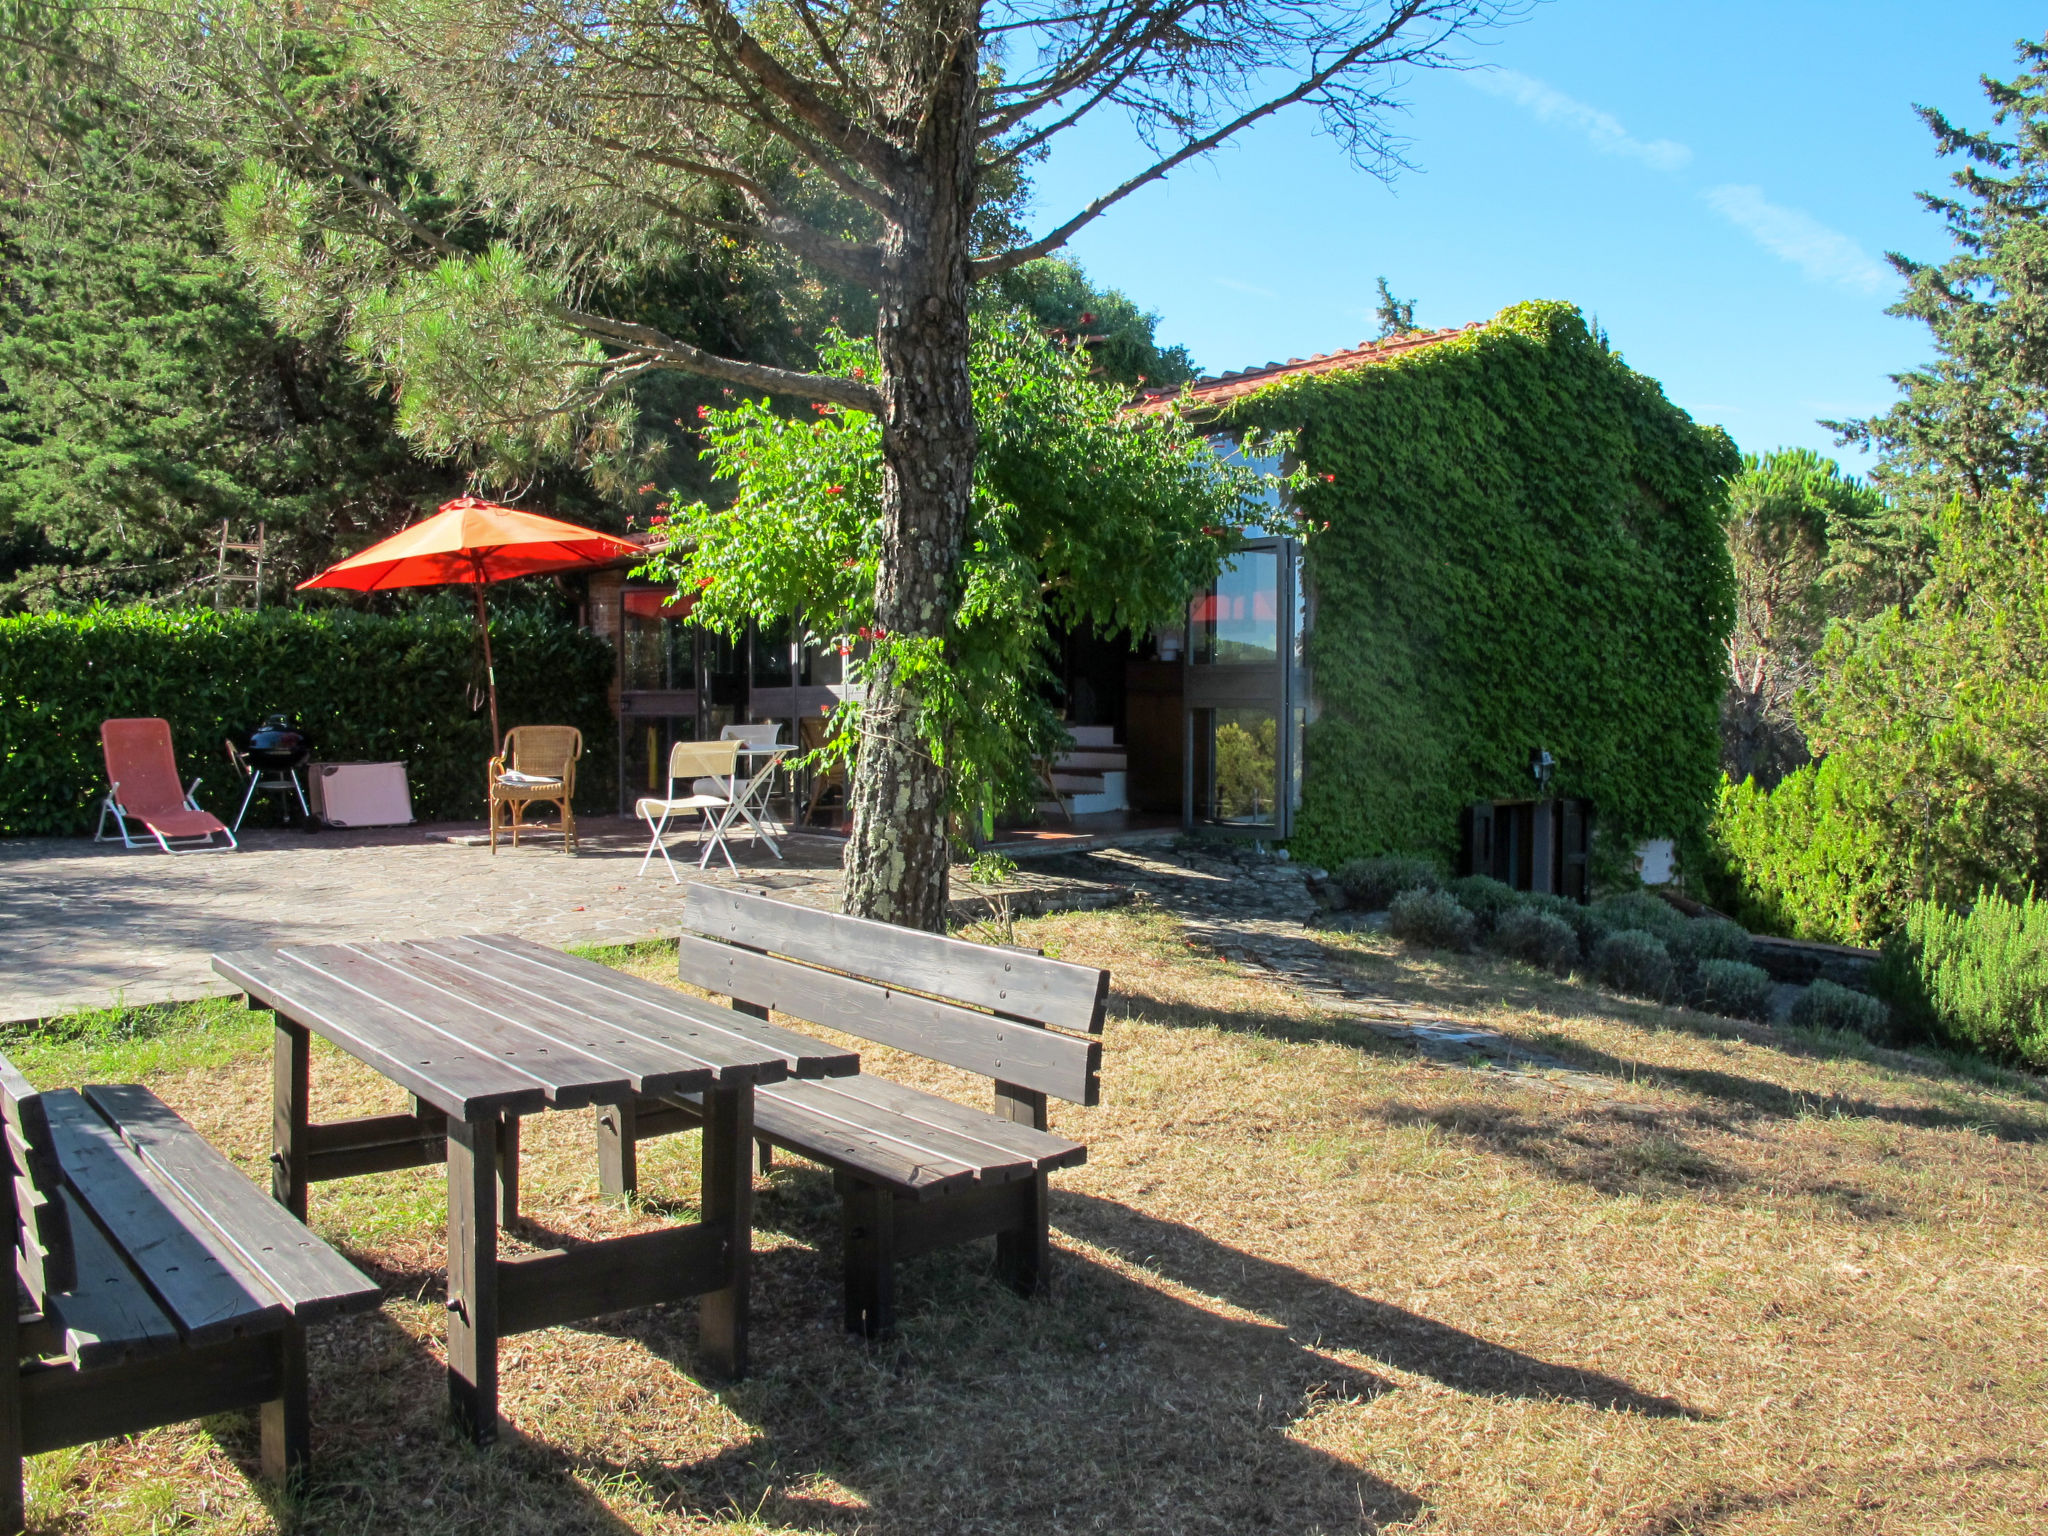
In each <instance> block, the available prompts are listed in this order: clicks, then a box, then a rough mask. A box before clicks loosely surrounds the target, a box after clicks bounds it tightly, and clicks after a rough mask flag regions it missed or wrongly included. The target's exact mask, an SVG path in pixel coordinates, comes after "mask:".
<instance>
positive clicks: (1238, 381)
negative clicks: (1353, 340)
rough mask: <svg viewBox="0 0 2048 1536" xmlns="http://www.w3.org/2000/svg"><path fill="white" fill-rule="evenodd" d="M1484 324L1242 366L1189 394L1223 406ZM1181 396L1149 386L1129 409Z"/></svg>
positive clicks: (1161, 405) (1157, 406)
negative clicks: (1288, 381) (1282, 381)
mask: <svg viewBox="0 0 2048 1536" xmlns="http://www.w3.org/2000/svg"><path fill="white" fill-rule="evenodd" d="M1485 323H1486V322H1485V321H1483V320H1474V321H1473V322H1472V323H1471V324H1470V325H1463V326H1451V327H1449V328H1448V329H1445V330H1441V331H1409V332H1407V333H1405V334H1403V335H1400V336H1390V337H1388V338H1387V339H1386V340H1384V341H1361V342H1360V343H1359V344H1358V345H1357V346H1355V347H1352V348H1351V349H1349V350H1348V351H1344V352H1318V353H1317V354H1316V355H1315V356H1313V357H1307V358H1302V357H1290V358H1289V359H1288V360H1287V361H1286V362H1284V363H1275V362H1269V363H1267V364H1266V365H1265V366H1264V367H1263V368H1244V369H1240V370H1238V371H1236V372H1234V373H1219V374H1217V375H1215V376H1214V377H1212V378H1207V379H1197V380H1196V381H1195V383H1194V384H1193V385H1192V386H1191V387H1190V390H1189V395H1190V398H1191V399H1192V401H1193V403H1194V404H1196V405H1222V404H1223V403H1224V402H1226V401H1229V400H1235V399H1238V398H1239V397H1240V396H1243V395H1248V394H1250V393H1251V392H1252V391H1253V390H1255V389H1263V388H1264V387H1265V386H1266V385H1268V384H1271V383H1273V382H1274V381H1275V380H1277V379H1283V378H1300V377H1304V376H1307V375H1312V374H1319V373H1339V372H1342V371H1343V370H1344V369H1346V368H1363V367H1365V366H1367V365H1369V364H1372V363H1384V362H1386V361H1388V360H1389V359H1390V358H1395V357H1399V356H1401V355H1402V354H1403V353H1405V352H1413V351H1415V350H1417V349H1418V348H1421V347H1427V346H1433V345H1434V344H1435V343H1437V342H1439V341H1449V340H1450V339H1451V338H1452V337H1453V336H1463V335H1464V334H1465V333H1466V332H1467V331H1476V330H1478V329H1479V328H1480V327H1481V326H1482V325H1484V324H1485ZM1180 398H1181V392H1180V391H1179V390H1178V389H1148V390H1146V391H1144V392H1143V393H1142V394H1141V395H1140V396H1139V397H1138V399H1137V401H1136V403H1134V404H1133V405H1132V406H1131V407H1130V408H1131V409H1132V410H1133V411H1163V410H1166V409H1168V408H1169V407H1171V406H1172V405H1173V404H1174V402H1175V401H1177V400H1179V399H1180Z"/></svg>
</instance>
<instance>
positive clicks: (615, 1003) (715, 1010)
mask: <svg viewBox="0 0 2048 1536" xmlns="http://www.w3.org/2000/svg"><path fill="white" fill-rule="evenodd" d="M468 942H471V943H474V944H476V945H477V946H479V947H480V948H483V949H488V950H490V951H492V952H493V953H496V954H499V955H503V956H505V957H507V958H508V959H509V960H512V961H515V962H518V963H519V964H520V965H521V966H522V967H523V969H520V970H517V971H515V972H514V973H513V974H515V975H518V976H521V977H531V978H532V983H531V984H532V985H533V987H534V988H535V990H537V991H541V992H547V991H548V989H549V987H550V986H554V987H556V988H557V989H558V991H557V992H556V993H554V994H550V995H561V994H563V993H566V995H568V996H570V997H572V998H574V999H578V1000H581V1001H586V1002H587V1001H588V999H589V997H590V995H591V992H592V990H593V989H595V990H597V991H599V992H601V993H602V994H603V995H604V996H605V998H606V1003H605V1017H606V1018H607V1019H608V1020H610V1021H612V1022H613V1023H615V1024H617V1025H618V1026H619V1027H620V1028H622V1029H627V1030H630V1031H632V1032H633V1033H636V1034H639V1035H641V1036H642V1037H643V1038H645V1039H647V1040H650V1041H653V1042H655V1043H656V1044H660V1045H665V1046H668V1047H669V1048H671V1049H674V1050H679V1051H684V1052H687V1053H691V1054H697V1055H701V1056H702V1057H703V1058H704V1059H705V1060H707V1061H710V1062H713V1063H715V1064H720V1065H722V1064H724V1063H726V1062H728V1061H731V1060H742V1061H745V1060H752V1059H754V1058H755V1057H758V1055H759V1052H760V1048H761V1047H762V1046H764V1045H765V1046H767V1047H768V1048H769V1049H770V1050H775V1051H781V1052H782V1053H783V1056H784V1068H785V1071H784V1075H785V1076H788V1075H793V1074H797V1073H802V1074H803V1075H805V1076H810V1075H813V1074H823V1075H824V1076H827V1077H839V1076H845V1075H848V1074H851V1073H853V1072H856V1071H858V1070H859V1068H860V1057H859V1056H858V1055H857V1054H856V1053H855V1052H853V1051H849V1050H845V1049H843V1048H841V1047H839V1046H834V1045H827V1044H826V1043H825V1042H824V1041H822V1040H815V1039H813V1038H811V1037H810V1036H809V1035H805V1034H799V1033H798V1032H797V1031H796V1030H793V1029H783V1028H780V1027H779V1026H776V1025H773V1024H768V1023H765V1022H762V1021H760V1020H756V1019H751V1018H750V1019H748V1020H747V1021H746V1023H745V1024H744V1025H743V1026H738V1027H735V1026H734V1025H731V1024H728V1023H726V1022H725V1016H727V1015H728V1014H729V1013H730V1011H731V1010H729V1009H725V1008H720V1007H718V1006H717V1005H716V1004H714V1003H708V1002H705V1001H704V1000H703V999H702V998H697V997H689V996H686V995H684V994H683V993H680V992H677V991H676V990H675V989H674V988H673V987H663V986H658V985H656V984H655V983H654V982H651V981H643V980H641V979H640V978H639V977H637V976H628V975H626V974H624V973H623V972H621V971H616V970H613V969H612V968H611V967H610V966H607V965H600V964H598V963H597V962H596V961H595V960H585V959H583V958H581V957H580V956H577V955H565V954H563V953H562V952H561V951H559V950H552V949H546V948H543V947H542V946H541V945H539V944H534V943H530V942H528V941H527V940H524V939H514V938H508V937H504V936H502V935H497V934H492V935H486V936H484V937H481V938H477V939H473V940H470V941H468ZM550 977H567V978H569V984H568V985H564V984H562V983H560V982H551V981H550V980H549V979H548V978H550ZM728 995H730V994H728ZM747 1070H749V1071H752V1070H753V1069H751V1068H749V1069H747ZM753 1081H754V1082H755V1083H756V1084H757V1085H759V1084H762V1083H768V1082H780V1081H782V1078H780V1077H774V1076H771V1075H768V1074H766V1073H763V1074H761V1075H758V1076H756V1077H754V1079H753Z"/></svg>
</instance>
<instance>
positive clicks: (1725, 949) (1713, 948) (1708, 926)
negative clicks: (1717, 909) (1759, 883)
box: [1667, 917, 1750, 965]
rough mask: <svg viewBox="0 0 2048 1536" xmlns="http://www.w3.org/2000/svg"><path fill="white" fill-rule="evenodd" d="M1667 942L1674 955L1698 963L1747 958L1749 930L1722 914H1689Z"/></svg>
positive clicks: (1745, 959) (1744, 959)
mask: <svg viewBox="0 0 2048 1536" xmlns="http://www.w3.org/2000/svg"><path fill="white" fill-rule="evenodd" d="M1667 942H1668V945H1669V948H1670V949H1671V952H1672V953H1673V954H1674V955H1677V956H1680V957H1681V958H1683V959H1685V960H1688V961H1691V962H1692V963H1693V964H1695V965H1698V964H1701V963H1703V962H1705V961H1708V960H1740V961H1744V962H1746V961H1747V960H1748V959H1749V948H1750V946H1749V930H1748V929H1747V928H1744V927H1743V926H1742V924H1740V923H1731V922H1730V921H1729V920H1728V919H1727V918H1725V917H1691V918H1687V919H1686V922H1685V926H1684V927H1683V928H1682V929H1680V930H1679V932H1678V934H1677V936H1676V937H1675V938H1673V939H1671V940H1669V941H1667Z"/></svg>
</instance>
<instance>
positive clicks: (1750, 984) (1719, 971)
mask: <svg viewBox="0 0 2048 1536" xmlns="http://www.w3.org/2000/svg"><path fill="white" fill-rule="evenodd" d="M1692 1001H1693V1006H1694V1007H1696V1008H1700V1009H1703V1010H1705V1011H1706V1012H1708V1013H1723V1014H1726V1015H1727V1016H1728V1017H1729V1018H1731V1019H1767V1018H1769V1017H1770V1014H1771V977H1770V973H1769V972H1768V971H1766V970H1765V969H1764V968H1763V967H1762V966H1760V965H1751V964H1749V963H1748V962H1747V961H1743V960H1728V959H1716V958H1712V957H1710V958H1708V959H1705V960H1702V961H1700V963H1699V965H1698V967H1697V968H1695V970H1694V971H1693V976H1692Z"/></svg>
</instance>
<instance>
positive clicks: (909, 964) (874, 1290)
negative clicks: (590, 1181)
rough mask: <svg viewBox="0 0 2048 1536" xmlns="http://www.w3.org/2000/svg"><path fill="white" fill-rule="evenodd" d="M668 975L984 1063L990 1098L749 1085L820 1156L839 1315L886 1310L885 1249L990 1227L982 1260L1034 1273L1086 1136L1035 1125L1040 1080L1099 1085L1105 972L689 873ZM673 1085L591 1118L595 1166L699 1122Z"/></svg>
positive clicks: (606, 1172)
mask: <svg viewBox="0 0 2048 1536" xmlns="http://www.w3.org/2000/svg"><path fill="white" fill-rule="evenodd" d="M683 929H684V931H683V934H682V936H681V941H680V946H679V947H680V958H679V961H678V965H679V970H680V974H681V977H682V979H683V980H684V981H686V982H689V983H691V984H692V985H694V986H699V987H703V988H704V989H705V990H707V991H709V992H714V993H717V994H718V995H720V996H723V997H728V998H731V999H732V1006H733V1007H734V1008H736V1009H738V1010H740V1011H741V1012H743V1013H748V1014H752V1015H754V1016H755V1017H757V1018H766V1017H767V1016H768V1013H769V1011H770V1010H771V1009H772V1010H773V1011H775V1012H776V1013H780V1014H786V1015H789V1016H790V1017H792V1018H798V1019H806V1020H809V1021H810V1022H811V1023H814V1024H820V1025H824V1026H825V1027H827V1028H830V1029H835V1030H838V1031H840V1032H841V1033H843V1034H849V1035H854V1036H857V1037H859V1038H860V1039H863V1040H873V1041H876V1042H877V1043H879V1044H882V1045H887V1046H892V1047H894V1048H896V1049H898V1050H902V1051H908V1052H911V1053H912V1054H914V1055H918V1056H922V1057H924V1058H926V1059H927V1060H930V1061H938V1062H943V1063H945V1064H946V1065H948V1066H954V1067H961V1068H964V1069H966V1070H967V1071H970V1072H978V1073H981V1074H983V1075H985V1076H987V1077H990V1078H992V1079H994V1081H995V1112H994V1113H993V1114H991V1113H989V1112H987V1111H984V1110H980V1109H971V1108H968V1107H967V1106H965V1105H961V1104H956V1103H954V1102H953V1101H952V1100H950V1099H944V1098H940V1097H938V1096H937V1095H934V1094H929V1093H925V1092H922V1091H920V1090H918V1089H915V1088H909V1087H905V1086H903V1085H901V1084H898V1083H892V1082H890V1081H889V1080H888V1079H887V1078H882V1077H875V1076H872V1075H870V1074H869V1073H867V1072H865V1071H863V1072H862V1073H861V1074H860V1075H859V1076H857V1077H840V1078H830V1079H824V1080H819V1081H808V1082H785V1083H776V1084H773V1085H771V1086H768V1087H764V1088H762V1089H760V1090H759V1091H758V1092H757V1093H756V1095H755V1100H754V1133H755V1135H756V1137H757V1138H758V1139H759V1140H760V1142H761V1144H762V1151H763V1159H764V1161H765V1160H766V1157H767V1148H768V1147H770V1146H775V1147H781V1148H782V1149H784V1150H785V1151H788V1152H793V1153H795V1154H796V1155H797V1156H799V1157H803V1158H807V1159H809V1160H810V1161H812V1162H816V1163H822V1164H824V1165H825V1166H826V1167H828V1168H830V1169H831V1170H832V1171H833V1173H834V1175H835V1179H836V1182H837V1184H838V1187H839V1193H840V1196H841V1206H842V1218H843V1226H844V1234H845V1245H844V1261H845V1269H846V1326H847V1327H848V1328H849V1329H851V1330H852V1331H854V1332H856V1333H862V1334H868V1335H875V1334H880V1333H885V1332H887V1331H889V1330H890V1329H891V1328H893V1327H894V1326H895V1315H896V1297H895V1261H896V1260H897V1259H904V1258H911V1257H914V1256H915V1255H917V1254H921V1253H927V1252H930V1251H931V1250H933V1249H935V1248H942V1247H946V1246H948V1245H950V1244H953V1243H964V1242H970V1241H973V1240H974V1239H976V1238H982V1237H988V1236H994V1238H995V1239H996V1255H997V1265H998V1268H999V1270H1000V1272H1001V1274H1002V1275H1003V1277H1004V1279H1005V1280H1006V1281H1007V1282H1008V1283H1009V1284H1010V1285H1011V1286H1013V1287H1014V1288H1015V1289H1016V1290H1017V1291H1019V1292H1020V1293H1022V1294H1024V1295H1027V1296H1028V1295H1030V1294H1031V1293H1032V1292H1034V1291H1035V1290H1037V1289H1038V1286H1039V1284H1040V1282H1041V1280H1042V1279H1043V1277H1044V1274H1045V1266H1046V1252H1047V1234H1046V1175H1047V1174H1048V1173H1050V1172H1051V1171H1052V1170H1053V1169H1055V1168H1070V1167H1073V1166H1075V1165H1076V1164H1079V1163H1082V1162H1084V1161H1086V1160H1087V1156H1088V1149H1087V1148H1086V1147H1084V1146H1083V1145H1082V1144H1081V1143H1079V1142H1076V1141H1068V1140H1066V1139H1065V1138H1063V1137H1059V1136H1054V1135H1050V1134H1049V1133H1048V1132H1047V1130H1046V1113H1045V1107H1046V1100H1047V1099H1048V1097H1051V1098H1060V1099H1065V1100H1068V1101H1069V1102H1071V1103H1076V1104H1094V1103H1096V1102H1097V1100H1098V1098H1099V1096H1100V1072H1101V1065H1102V1043H1101V1041H1100V1039H1099V1038H1096V1037H1098V1036H1099V1035H1100V1034H1101V1032H1102V1009H1103V1003H1104V1001H1105V1000H1106V999H1107V997H1108V995H1109V973H1108V972H1107V971H1102V970H1097V969H1094V968H1093V967H1090V966H1083V965H1070V964H1067V963H1065V962H1062V961H1058V960H1048V959H1045V958H1044V957H1043V956H1040V955H1036V954H1032V953H1029V952H1027V951H1022V950H1014V949H992V948H989V947H988V946H986V945H981V944H970V943H967V942H966V941H964V940H961V939H949V938H942V937H940V936H938V935H936V934H929V933H919V932H916V931H915V930H912V929H907V928H897V927H893V926H891V925H889V924H887V923H876V922H868V921H865V920H863V919H860V918H851V917H840V916H838V915H836V914H833V913H830V912H820V911H817V910H816V909H814V908H811V907H799V906H793V905H791V904H789V903H787V902H781V901H774V900H771V899H769V898H767V897H765V896H756V895H750V894H747V893H745V892H741V891H734V890H725V889H714V888H713V887H710V886H704V885H692V886H690V887H689V888H688V890H687V892H686V893H685V898H684V912H683ZM696 1115H697V1111H696V1108H695V1106H694V1104H693V1102H692V1101H691V1100H690V1099H688V1098H685V1097H678V1098H671V1099H666V1100H640V1101H637V1102H636V1103H634V1104H632V1105H628V1106H620V1107H617V1108H614V1109H608V1110H607V1111H605V1112H604V1114H603V1115H602V1116H601V1117H600V1119H599V1129H598V1137H599V1154H600V1170H601V1174H602V1179H603V1184H604V1187H605V1188H606V1189H607V1190H608V1191H612V1192H614V1193H617V1192H625V1191H630V1190H632V1189H633V1188H634V1185H635V1168H634V1152H633V1149H634V1145H635V1143H637V1142H639V1141H642V1140H645V1139H646V1138H647V1137H650V1136H658V1135H663V1134H666V1133H668V1132H670V1131H675V1130H680V1129H683V1128H684V1127H686V1126H689V1125H693V1124H695V1123H696Z"/></svg>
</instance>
